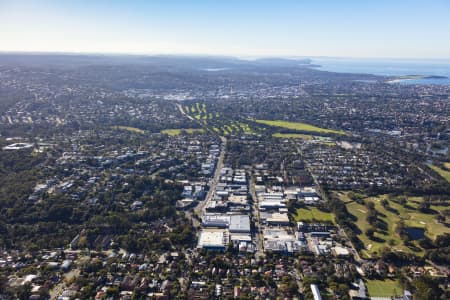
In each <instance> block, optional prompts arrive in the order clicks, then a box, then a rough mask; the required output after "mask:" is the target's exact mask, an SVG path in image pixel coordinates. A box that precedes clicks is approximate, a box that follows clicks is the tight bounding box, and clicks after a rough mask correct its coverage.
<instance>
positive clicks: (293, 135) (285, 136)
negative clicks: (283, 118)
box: [272, 133, 313, 140]
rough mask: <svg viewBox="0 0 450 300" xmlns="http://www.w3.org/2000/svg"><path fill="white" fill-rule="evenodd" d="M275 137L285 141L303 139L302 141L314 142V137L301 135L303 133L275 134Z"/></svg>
mask: <svg viewBox="0 0 450 300" xmlns="http://www.w3.org/2000/svg"><path fill="white" fill-rule="evenodd" d="M272 136H273V137H276V138H283V139H302V140H312V139H313V136H312V135H307V134H301V133H274V134H272Z"/></svg>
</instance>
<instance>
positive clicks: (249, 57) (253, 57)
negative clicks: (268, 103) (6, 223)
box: [0, 50, 450, 60]
mask: <svg viewBox="0 0 450 300" xmlns="http://www.w3.org/2000/svg"><path fill="white" fill-rule="evenodd" d="M4 54H25V55H49V54H50V55H81V56H136V57H138V56H146V57H157V56H174V57H177V56H178V57H217V58H220V57H222V58H235V59H239V60H256V59H264V58H282V59H292V60H295V59H313V58H316V59H317V58H319V59H368V60H381V59H386V60H450V57H436V58H431V57H392V56H391V57H389V56H332V55H330V56H328V55H311V56H307V55H252V54H249V55H236V54H211V53H189V52H186V53H150V52H147V53H145V52H142V53H138V52H92V51H27V50H0V55H4Z"/></svg>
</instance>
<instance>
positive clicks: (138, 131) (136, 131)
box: [113, 126, 145, 133]
mask: <svg viewBox="0 0 450 300" xmlns="http://www.w3.org/2000/svg"><path fill="white" fill-rule="evenodd" d="M113 128H114V129H118V130H126V131H131V132H135V133H144V132H145V131H144V130H142V129H139V128H136V127H130V126H113Z"/></svg>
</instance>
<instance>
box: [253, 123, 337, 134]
mask: <svg viewBox="0 0 450 300" xmlns="http://www.w3.org/2000/svg"><path fill="white" fill-rule="evenodd" d="M255 122H256V123H259V124H264V125H268V126H274V127H281V128H286V129H291V130H298V131H306V132H316V133H332V134H345V132H344V131H343V130H334V129H326V128H320V127H317V126H314V125H310V124H306V123H300V122H288V121H281V120H275V121H271V120H255Z"/></svg>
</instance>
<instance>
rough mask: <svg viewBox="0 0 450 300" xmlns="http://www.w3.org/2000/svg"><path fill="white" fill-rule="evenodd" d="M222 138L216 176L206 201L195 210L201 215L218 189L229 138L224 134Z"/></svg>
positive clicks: (210, 184) (210, 183) (211, 182)
mask: <svg viewBox="0 0 450 300" xmlns="http://www.w3.org/2000/svg"><path fill="white" fill-rule="evenodd" d="M220 140H221V142H222V145H221V146H220V155H219V159H218V161H217V164H216V169H215V171H214V177H213V178H212V179H211V180H210V181H209V191H208V194H207V195H206V198H205V200H204V201H201V202H200V203H199V204H198V205H197V206H196V207H195V209H194V210H195V212H196V213H197V215H199V216H201V215H203V214H204V213H205V207H206V206H207V205H208V203H209V202H210V201H211V200H212V198H213V197H214V192H215V191H216V187H217V183H218V182H219V180H220V171H221V170H222V168H223V162H224V159H225V151H226V147H227V139H226V138H225V137H223V136H221V137H220Z"/></svg>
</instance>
